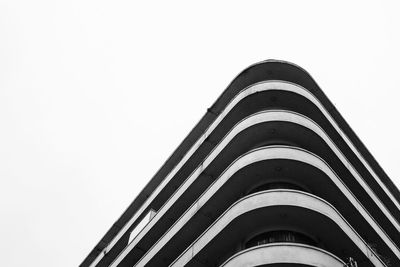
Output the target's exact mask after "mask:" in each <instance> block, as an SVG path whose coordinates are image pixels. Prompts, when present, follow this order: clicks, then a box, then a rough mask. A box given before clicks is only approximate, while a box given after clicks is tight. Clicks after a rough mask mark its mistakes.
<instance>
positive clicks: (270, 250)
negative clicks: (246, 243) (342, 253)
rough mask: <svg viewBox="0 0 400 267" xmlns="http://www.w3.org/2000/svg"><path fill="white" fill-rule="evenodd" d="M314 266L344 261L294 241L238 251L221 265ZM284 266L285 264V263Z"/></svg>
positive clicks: (338, 264) (326, 266)
mask: <svg viewBox="0 0 400 267" xmlns="http://www.w3.org/2000/svg"><path fill="white" fill-rule="evenodd" d="M283 264H290V266H299V267H300V266H314V267H343V266H345V263H344V262H343V261H342V260H341V259H339V258H338V257H336V256H335V255H333V254H332V253H329V252H328V251H325V250H323V249H320V248H317V247H314V246H308V245H304V244H295V243H273V244H267V245H262V246H257V247H252V248H249V249H246V250H243V251H240V252H238V253H236V254H235V255H233V256H232V257H230V258H229V259H228V260H227V261H226V262H224V263H223V264H222V265H220V266H221V267H236V266H240V267H252V266H265V265H268V266H271V267H274V266H282V265H283ZM285 266H286V265H285Z"/></svg>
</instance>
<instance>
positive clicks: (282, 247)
mask: <svg viewBox="0 0 400 267" xmlns="http://www.w3.org/2000/svg"><path fill="white" fill-rule="evenodd" d="M399 201H400V193H399V191H398V189H397V188H396V187H395V185H394V184H393V182H392V181H391V180H390V179H389V177H388V176H387V175H386V174H385V172H384V171H383V170H382V168H381V167H380V166H379V165H378V163H377V162H376V161H375V159H374V158H373V157H372V155H371V154H370V153H369V152H368V150H367V149H366V147H365V146H364V145H363V144H362V143H361V141H360V140H359V139H358V138H357V136H356V135H355V133H354V132H353V131H352V130H351V128H350V127H349V125H348V124H347V123H346V122H345V120H344V119H343V117H342V116H341V115H340V114H339V112H338V111H337V110H336V109H335V107H334V106H333V105H332V103H331V102H330V101H329V100H328V98H327V97H326V96H325V94H324V93H323V92H322V91H321V89H320V88H319V87H318V85H317V84H316V83H315V81H314V80H313V79H312V78H311V76H310V75H309V74H308V73H307V72H306V71H305V70H303V69H301V68H300V67H298V66H296V65H293V64H291V63H287V62H282V61H276V60H268V61H264V62H261V63H257V64H255V65H253V66H250V67H248V68H247V69H245V70H244V71H242V72H241V73H240V74H239V75H238V76H237V77H236V78H235V79H234V80H233V81H232V82H231V84H230V85H229V86H228V88H227V89H226V90H225V91H224V92H223V93H222V95H221V96H220V97H219V98H218V99H217V101H216V102H215V103H214V104H213V105H212V106H211V107H210V108H209V109H208V110H207V112H206V114H205V115H204V116H203V117H202V119H201V120H200V122H199V123H198V124H197V125H196V126H195V127H194V129H193V130H192V131H191V132H190V133H189V135H188V136H187V137H186V138H185V140H183V142H182V143H181V144H180V145H179V147H178V148H177V149H176V150H175V151H174V153H173V154H172V155H171V157H170V158H169V159H168V160H167V161H166V163H165V164H164V165H163V166H162V167H161V168H160V169H159V171H158V172H157V173H156V174H155V176H154V177H153V178H152V179H151V180H150V182H149V183H148V184H147V185H146V187H145V188H144V189H143V190H142V192H141V193H140V194H139V195H138V196H137V197H136V199H135V200H134V201H133V202H132V204H131V205H130V206H129V207H128V209H127V210H126V211H125V212H124V213H123V214H122V216H121V217H120V218H119V219H118V220H117V221H116V222H115V224H114V225H113V226H112V227H111V229H110V230H109V231H108V232H107V233H106V234H105V235H104V237H103V238H102V239H101V240H100V242H99V243H98V244H97V245H96V247H95V248H94V249H93V250H92V251H91V252H90V254H89V255H88V256H87V258H86V259H85V260H84V261H83V262H82V264H81V266H82V267H89V266H90V267H92V266H98V267H106V266H112V267H116V266H119V267H121V266H123V267H125V266H280V267H282V266H321V267H322V266H325V267H327V266H329V267H334V266H335V267H336V266H337V267H339V266H340V267H343V266H359V267H369V266H400V250H399V246H400V231H399V230H400V224H399V221H400V204H399Z"/></svg>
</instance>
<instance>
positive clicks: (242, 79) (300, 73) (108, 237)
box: [80, 59, 400, 267]
mask: <svg viewBox="0 0 400 267" xmlns="http://www.w3.org/2000/svg"><path fill="white" fill-rule="evenodd" d="M266 80H282V81H287V82H291V83H295V84H298V85H300V86H302V87H304V88H307V90H309V91H310V92H311V93H312V94H313V95H314V96H315V97H316V98H317V99H318V100H319V101H320V102H321V104H322V105H323V106H324V107H325V109H326V110H327V111H328V112H329V114H330V115H331V116H332V118H333V119H334V120H335V121H336V123H337V124H338V126H339V127H340V128H341V129H342V131H343V132H344V133H345V135H346V136H347V137H348V138H349V140H350V141H351V142H352V143H353V145H354V146H355V147H356V149H357V150H358V151H359V152H360V154H361V155H362V157H363V158H364V159H365V160H366V162H367V163H368V164H369V166H370V167H371V168H372V170H373V171H374V172H375V173H376V174H377V176H378V178H379V179H380V180H381V181H382V182H383V183H384V184H385V186H386V187H387V188H388V190H389V191H390V193H391V194H392V195H393V196H394V197H395V198H396V200H397V201H400V191H399V190H398V188H397V187H396V186H395V185H394V183H393V182H392V180H391V179H390V178H389V177H388V175H387V174H386V173H385V171H384V170H383V169H382V168H381V167H380V165H379V164H378V162H377V161H376V160H375V158H374V157H373V156H372V154H371V153H370V152H369V151H368V149H367V148H366V147H365V145H364V144H363V143H362V141H361V140H360V139H359V138H358V136H357V135H356V134H355V132H354V131H353V130H352V129H351V127H350V126H349V124H348V123H347V122H346V121H345V119H344V118H343V117H342V115H341V114H340V113H339V112H338V110H337V109H336V108H335V106H334V105H333V104H332V102H331V101H330V100H329V99H328V97H327V96H326V95H325V94H324V92H323V91H322V90H321V89H320V87H319V86H318V84H317V83H316V82H315V80H314V79H313V78H312V77H311V75H310V74H309V73H308V72H307V71H306V70H304V69H303V68H301V67H300V66H298V65H296V64H293V63H291V62H287V61H282V60H275V59H269V60H265V61H261V62H258V63H255V64H253V65H250V66H249V67H247V68H246V69H244V70H243V71H241V72H240V73H239V74H238V75H237V76H236V77H235V78H234V79H233V80H232V82H231V83H230V84H229V85H228V87H227V88H226V89H225V90H224V91H223V92H222V94H221V95H220V96H219V97H218V99H217V100H216V101H215V102H214V104H213V105H212V106H211V107H210V108H208V109H207V112H206V113H205V114H204V115H203V117H202V118H201V119H200V121H199V122H198V123H197V124H196V125H195V127H194V128H193V129H192V130H191V131H190V133H189V134H188V135H187V136H186V137H185V139H184V140H183V141H182V142H181V144H180V145H179V146H178V147H177V148H176V149H175V151H174V152H173V153H172V154H171V155H170V156H169V158H168V159H167V160H166V161H165V163H164V164H163V165H162V166H161V168H160V169H159V170H158V171H157V172H156V174H155V175H154V176H153V177H152V178H151V180H150V181H149V182H148V183H147V184H146V186H145V187H144V189H143V190H142V191H141V192H140V193H139V195H138V196H137V197H136V198H135V199H134V200H133V202H132V203H131V204H130V205H129V206H128V208H127V209H126V210H125V211H124V212H123V213H122V215H121V216H120V217H119V218H118V220H117V221H116V222H115V223H114V224H113V225H112V227H111V228H110V229H109V230H108V231H107V232H106V234H105V235H104V236H103V237H102V238H101V240H100V241H99V242H98V243H97V245H96V246H95V247H94V248H93V249H92V250H91V252H90V253H89V254H88V256H87V257H86V258H85V259H84V260H83V262H82V263H81V264H80V266H81V267H87V266H90V265H91V263H92V262H93V261H94V260H95V259H96V258H97V257H98V256H99V255H100V254H101V253H104V249H105V248H106V247H107V245H108V244H109V243H110V242H111V241H112V240H113V238H114V237H115V236H116V235H117V234H118V232H119V231H120V230H121V229H122V228H123V227H124V225H125V224H126V223H127V222H128V221H129V219H130V218H131V217H132V216H133V215H134V214H135V213H136V211H137V210H138V209H139V208H140V207H141V206H142V204H143V203H144V202H145V201H146V199H147V198H148V197H149V196H150V195H151V193H152V192H153V191H154V190H155V188H157V186H158V185H159V184H160V183H161V182H162V181H163V179H164V178H165V177H166V176H167V175H168V173H169V172H170V171H171V170H172V169H173V168H174V167H175V166H176V165H177V164H178V162H179V161H180V160H181V159H182V158H183V157H184V156H185V154H186V152H187V151H188V150H189V149H190V148H191V147H192V146H193V145H194V143H195V142H196V141H197V140H198V139H199V138H200V137H201V136H202V134H203V132H204V131H205V130H206V129H207V128H208V127H209V126H210V125H211V124H212V122H213V121H214V120H215V119H216V117H217V116H218V115H219V114H220V113H221V111H222V110H223V109H224V108H225V107H226V106H227V105H228V104H229V102H230V101H231V100H232V99H233V98H234V97H235V96H236V95H237V94H238V93H239V92H240V91H241V90H243V89H244V88H246V87H248V86H250V85H252V84H254V83H257V82H260V81H266Z"/></svg>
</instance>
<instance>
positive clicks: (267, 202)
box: [136, 190, 385, 267]
mask: <svg viewBox="0 0 400 267" xmlns="http://www.w3.org/2000/svg"><path fill="white" fill-rule="evenodd" d="M285 214H286V215H285ZM282 215H284V216H282ZM316 225H318V227H316ZM274 226H275V227H285V228H288V227H294V228H298V229H301V230H302V232H307V233H312V234H314V235H316V236H319V238H320V239H321V240H324V243H325V246H326V247H328V248H329V251H331V252H333V253H335V252H334V251H336V252H337V253H339V252H340V251H341V250H346V251H348V253H349V256H352V257H354V258H356V259H359V260H360V262H363V266H380V267H384V266H385V264H384V263H383V262H382V261H381V260H380V259H379V257H378V256H377V255H376V254H375V252H374V251H373V250H372V249H370V248H369V246H368V244H366V243H365V241H364V240H363V239H362V238H361V237H360V236H359V235H358V234H357V232H356V231H355V230H354V229H353V228H352V227H351V225H350V224H349V223H348V222H347V221H346V220H345V219H344V218H343V217H342V216H341V215H340V213H338V211H337V210H336V209H335V208H334V207H333V206H331V205H330V204H329V203H327V202H326V201H324V200H322V199H321V198H318V197H316V196H314V195H311V194H308V193H305V192H301V191H293V190H273V191H264V192H259V193H255V194H252V195H249V196H247V197H244V198H242V199H240V200H239V201H237V202H236V203H234V204H233V205H232V206H231V207H230V208H229V209H228V210H226V211H225V212H224V214H223V215H222V216H220V217H219V218H218V219H217V220H216V221H215V222H214V223H213V224H212V225H211V226H210V227H209V228H208V229H207V230H206V231H205V232H203V234H202V235H201V236H200V237H199V238H198V239H197V240H195V241H194V242H193V243H192V244H191V245H190V246H189V247H188V248H187V249H186V250H185V252H183V253H182V254H181V255H180V256H179V257H178V258H177V259H176V260H175V261H174V262H173V263H172V264H171V266H195V265H196V262H201V263H203V264H205V265H215V264H217V262H218V261H219V260H220V259H221V257H222V258H223V255H226V254H227V253H228V254H229V249H230V250H232V248H233V247H232V244H237V243H238V242H239V243H240V241H241V240H243V238H244V237H246V236H248V235H249V234H250V233H251V231H254V229H258V230H260V229H271V227H274ZM285 244H286V245H287V246H291V244H289V243H285ZM257 247H258V246H257ZM257 247H254V248H250V249H249V250H245V251H257ZM262 247H264V246H262ZM266 247H274V245H273V244H271V245H270V246H268V245H267V246H266ZM291 247H292V248H293V247H297V248H299V247H303V248H304V247H307V245H304V244H303V245H301V244H295V245H292V246H291ZM275 248H277V246H275ZM283 248H285V247H283ZM308 248H311V247H308ZM313 249H314V250H315V251H318V252H321V251H322V250H319V249H317V248H314V247H313ZM240 253H243V251H242V252H239V254H236V255H241V254H240ZM335 254H336V253H335ZM231 255H232V254H231ZM225 257H226V256H225ZM226 258H227V257H226ZM233 258H235V257H233ZM331 258H332V259H333V258H335V257H333V256H332V255H331ZM230 259H232V257H231V258H230ZM332 259H331V260H332ZM310 260H312V258H311V259H310ZM336 260H337V258H336ZM229 261H230V260H228V262H229ZM338 262H340V263H342V262H341V261H340V260H337V262H336V263H338ZM308 263H310V261H309V262H308ZM144 265H145V264H144V262H141V263H139V264H137V265H136V266H144ZM150 266H151V265H150ZM236 266H242V265H236ZM253 266H254V265H253ZM317 266H318V265H317ZM328 266H330V265H328ZM332 266H337V265H332Z"/></svg>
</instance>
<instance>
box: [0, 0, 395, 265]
mask: <svg viewBox="0 0 400 267" xmlns="http://www.w3.org/2000/svg"><path fill="white" fill-rule="evenodd" d="M190 2H191V1H190ZM327 2H328V1H243V2H237V1H225V2H223V1H218V2H217V1H209V2H208V1H198V2H197V3H195V4H189V1H182V2H175V1H159V2H155V1H132V0H131V1H99V0H96V1H89V0H79V1H78V0H70V1H60V0H48V1H45V0H37V1H23V0H12V1H11V0H10V1H8V0H0V179H1V180H0V181H1V186H0V216H1V217H0V237H1V242H0V256H1V262H2V266H7V267H13V266H61V267H63V266H77V265H78V264H80V263H81V261H82V260H83V259H84V258H85V257H86V255H87V254H88V253H89V251H90V250H91V249H92V248H93V247H94V246H95V245H96V244H97V242H98V241H99V240H100V238H101V237H102V236H103V234H104V233H105V232H106V231H107V230H108V229H109V228H110V227H111V225H112V223H113V222H114V221H115V220H117V219H118V217H119V216H120V215H121V214H122V212H123V211H124V210H125V209H126V208H127V206H128V205H129V204H130V202H131V201H132V200H133V199H134V197H135V196H136V195H137V194H138V193H139V191H140V190H141V189H142V188H143V187H144V185H145V184H146V183H147V182H148V181H149V179H150V178H151V177H152V176H153V174H154V173H155V172H156V171H157V169H158V168H159V167H160V166H161V165H162V163H163V162H164V161H165V160H166V159H167V157H168V156H169V155H170V154H171V153H172V151H173V150H174V149H175V148H176V147H177V145H178V144H179V143H180V142H181V141H182V140H183V138H184V137H185V136H186V135H187V134H188V133H189V131H190V130H191V129H192V127H193V126H194V125H195V124H196V123H197V121H198V120H199V119H200V118H201V116H202V115H203V114H204V113H205V111H206V109H207V108H208V107H209V106H211V104H212V103H213V102H214V101H215V100H216V98H217V97H218V96H219V95H220V93H221V92H222V91H223V90H224V89H225V88H226V86H227V85H228V84H229V82H230V81H231V80H232V79H233V78H234V77H235V76H236V75H237V74H238V73H239V72H240V71H241V70H242V69H244V68H245V67H247V66H248V65H250V64H252V63H255V62H257V61H260V60H264V59H268V58H274V59H283V60H288V61H292V62H294V63H296V64H299V65H300V66H302V67H304V68H305V69H306V70H308V71H309V72H310V73H311V75H312V76H313V77H314V79H315V80H316V81H317V82H318V84H319V85H320V86H321V88H322V89H323V90H324V92H325V93H326V94H327V96H328V97H329V98H330V99H331V101H332V102H333V103H335V105H336V107H337V108H338V110H339V111H340V112H341V114H342V115H343V117H344V118H345V119H346V120H347V122H348V123H349V124H350V125H351V127H352V128H353V130H354V131H355V132H356V133H357V135H358V136H359V137H360V138H361V140H362V141H363V142H364V143H365V145H366V146H367V147H368V149H369V150H370V151H371V152H372V154H373V155H374V156H375V158H376V159H377V161H378V162H379V163H380V164H381V166H382V167H383V168H384V169H385V170H386V172H387V173H388V175H389V176H390V177H391V178H392V179H393V180H394V182H395V183H396V184H397V185H400V164H399V160H398V157H397V154H398V151H399V150H400V144H399V142H398V137H399V136H400V126H399V119H398V117H399V115H400V104H399V96H400V93H399V89H400V88H399V87H400V74H399V66H398V64H399V63H398V62H400V49H399V48H400V31H399V28H400V16H399V12H400V4H399V1H390V2H389V1H374V2H371V1H330V3H327ZM191 3H192V2H191Z"/></svg>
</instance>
